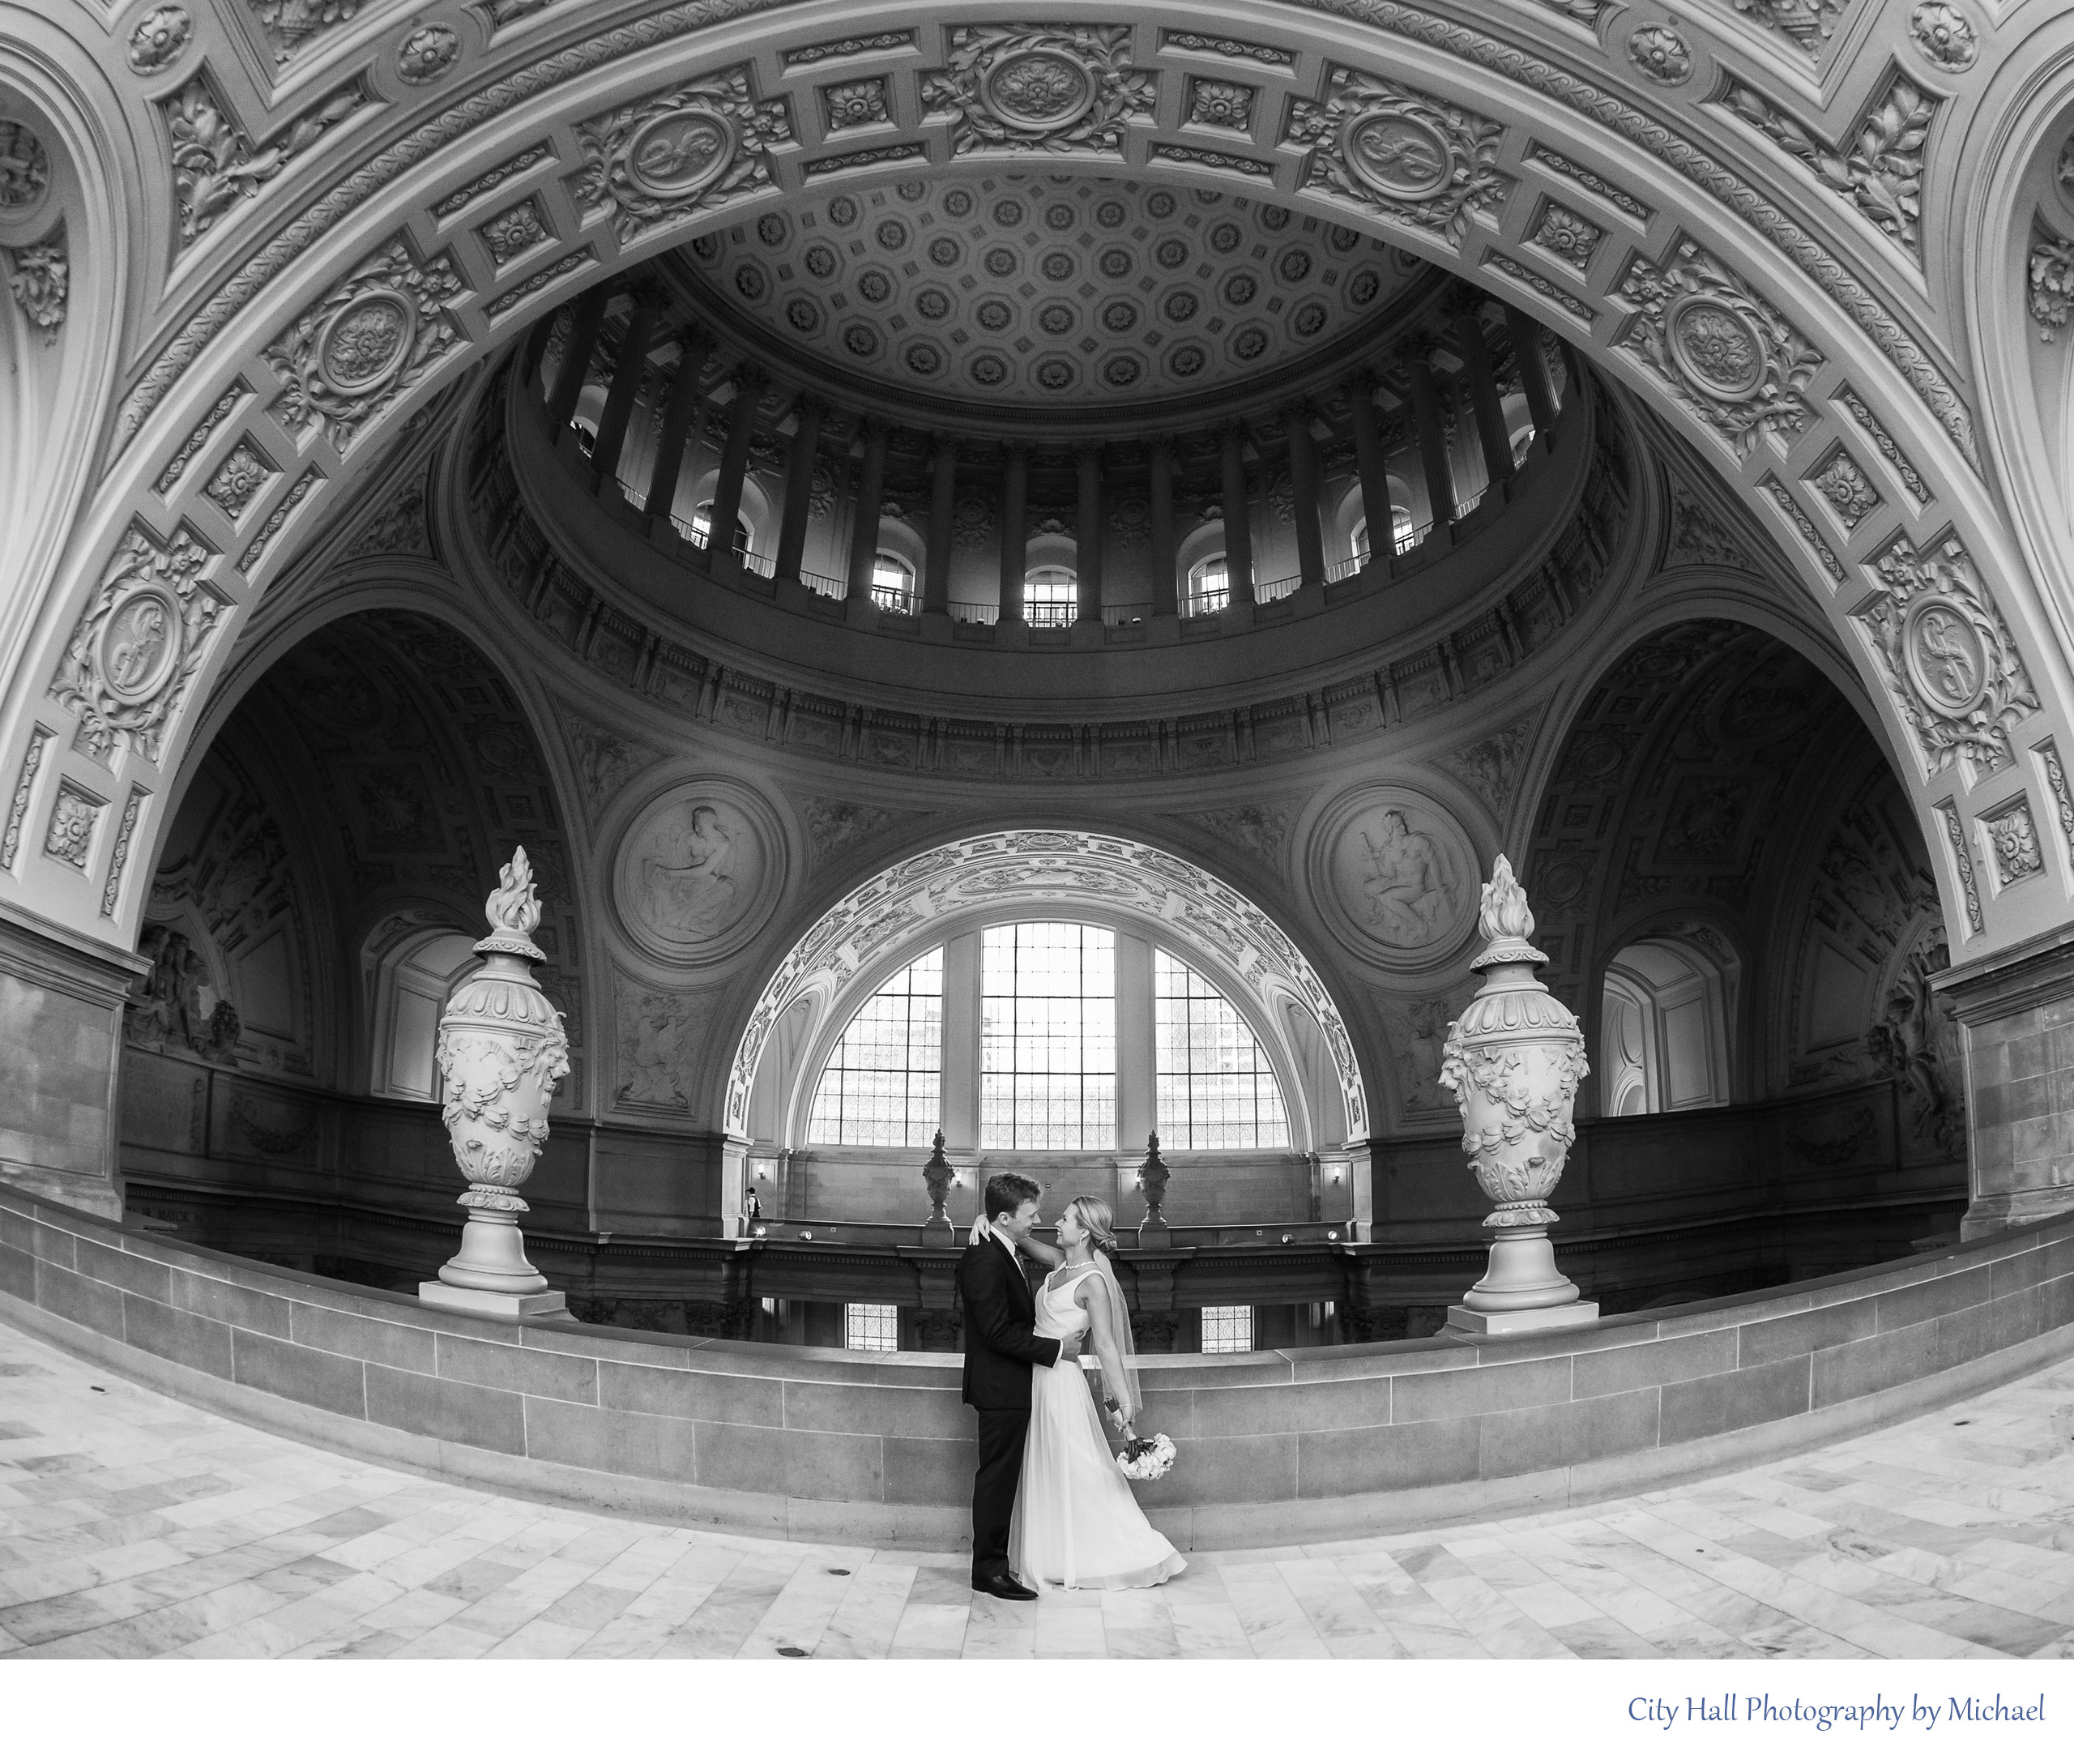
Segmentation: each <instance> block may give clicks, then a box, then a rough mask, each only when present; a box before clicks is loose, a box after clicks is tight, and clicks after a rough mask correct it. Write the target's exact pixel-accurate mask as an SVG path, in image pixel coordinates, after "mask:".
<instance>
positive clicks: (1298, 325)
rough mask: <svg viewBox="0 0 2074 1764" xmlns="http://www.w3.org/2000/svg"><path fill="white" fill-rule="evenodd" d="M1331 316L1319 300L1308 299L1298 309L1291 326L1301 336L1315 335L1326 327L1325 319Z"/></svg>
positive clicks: (1290, 323)
mask: <svg viewBox="0 0 2074 1764" xmlns="http://www.w3.org/2000/svg"><path fill="white" fill-rule="evenodd" d="M1330 316H1331V315H1330V314H1328V313H1327V312H1326V311H1325V308H1324V307H1323V306H1321V305H1319V303H1318V302H1317V301H1315V300H1313V301H1305V302H1304V305H1301V306H1299V307H1298V308H1297V309H1296V313H1295V317H1294V318H1291V320H1290V322H1289V328H1290V329H1291V330H1292V331H1295V333H1296V335H1298V336H1299V337H1315V336H1316V335H1317V334H1318V333H1319V332H1320V331H1322V330H1324V329H1325V320H1326V319H1327V318H1329V317H1330Z"/></svg>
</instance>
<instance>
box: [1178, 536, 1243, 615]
mask: <svg viewBox="0 0 2074 1764" xmlns="http://www.w3.org/2000/svg"><path fill="white" fill-rule="evenodd" d="M1230 601H1231V577H1230V574H1228V573H1227V570H1225V567H1224V553H1223V552H1221V551H1218V552H1212V553H1210V556H1209V557H1205V558H1204V559H1203V560H1202V561H1201V562H1200V563H1198V564H1197V565H1196V566H1195V567H1194V568H1193V569H1192V570H1189V571H1188V594H1187V596H1186V597H1185V598H1184V600H1182V602H1181V613H1182V616H1183V617H1186V618H1195V617H1200V616H1201V614H1203V613H1221V612H1223V610H1224V609H1225V607H1226V606H1227V604H1230Z"/></svg>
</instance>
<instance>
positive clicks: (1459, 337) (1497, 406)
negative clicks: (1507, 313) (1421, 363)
mask: <svg viewBox="0 0 2074 1764" xmlns="http://www.w3.org/2000/svg"><path fill="white" fill-rule="evenodd" d="M1455 344H1456V347H1457V349H1458V350H1459V351H1460V352H1461V355H1462V365H1463V371H1464V373H1465V374H1466V376H1467V377H1468V380H1469V399H1470V405H1471V407H1472V408H1474V411H1475V412H1476V436H1477V439H1478V440H1479V441H1480V442H1483V469H1484V471H1485V472H1486V473H1487V474H1488V476H1489V477H1490V480H1491V482H1492V483H1493V484H1496V485H1500V486H1502V485H1507V484H1509V483H1510V482H1511V481H1512V477H1513V442H1512V437H1511V435H1510V434H1509V433H1508V432H1507V430H1506V427H1505V407H1504V403H1503V402H1502V401H1501V400H1500V398H1499V396H1498V374H1497V370H1496V369H1495V368H1493V367H1492V366H1491V351H1490V349H1489V348H1488V347H1487V345H1486V344H1485V343H1484V340H1483V320H1482V319H1481V318H1479V317H1478V316H1477V312H1476V308H1475V307H1474V306H1473V305H1466V306H1464V307H1463V308H1462V310H1461V311H1460V312H1458V313H1457V314H1455ZM1500 493H1501V494H1502V490H1501V492H1500Z"/></svg>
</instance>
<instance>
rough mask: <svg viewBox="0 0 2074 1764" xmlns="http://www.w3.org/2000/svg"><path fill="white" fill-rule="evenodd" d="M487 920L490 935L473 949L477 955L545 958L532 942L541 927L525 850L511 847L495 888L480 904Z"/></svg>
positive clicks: (537, 898)
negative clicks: (509, 855)
mask: <svg viewBox="0 0 2074 1764" xmlns="http://www.w3.org/2000/svg"><path fill="white" fill-rule="evenodd" d="M483 914H484V917H486V918H487V919H488V920H489V936H488V937H486V938H484V939H483V940H482V941H481V942H480V943H478V944H477V945H476V954H477V955H523V956H524V957H526V958H527V959H528V960H529V961H535V962H540V961H544V960H546V959H547V956H546V952H545V951H544V950H541V949H540V948H539V947H538V946H536V944H535V943H534V942H533V933H534V932H535V931H536V930H537V929H539V928H540V898H539V896H537V895H535V893H534V892H533V866H532V865H531V864H529V863H528V862H527V861H526V848H525V847H524V846H523V845H519V846H514V848H512V852H511V861H510V863H508V864H506V865H504V867H503V868H502V869H500V870H498V872H497V886H496V887H494V888H493V889H492V890H491V891H490V895H489V899H487V900H485V901H484V903H483Z"/></svg>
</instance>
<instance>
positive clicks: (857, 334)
mask: <svg viewBox="0 0 2074 1764" xmlns="http://www.w3.org/2000/svg"><path fill="white" fill-rule="evenodd" d="M843 348H846V349H847V350H848V351H849V352H850V353H851V354H852V355H854V356H856V357H860V358H864V359H868V358H869V357H872V356H875V355H877V353H878V333H877V331H874V330H873V329H872V327H870V326H869V325H867V324H860V323H856V322H852V323H850V324H847V325H845V326H844V327H843Z"/></svg>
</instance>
